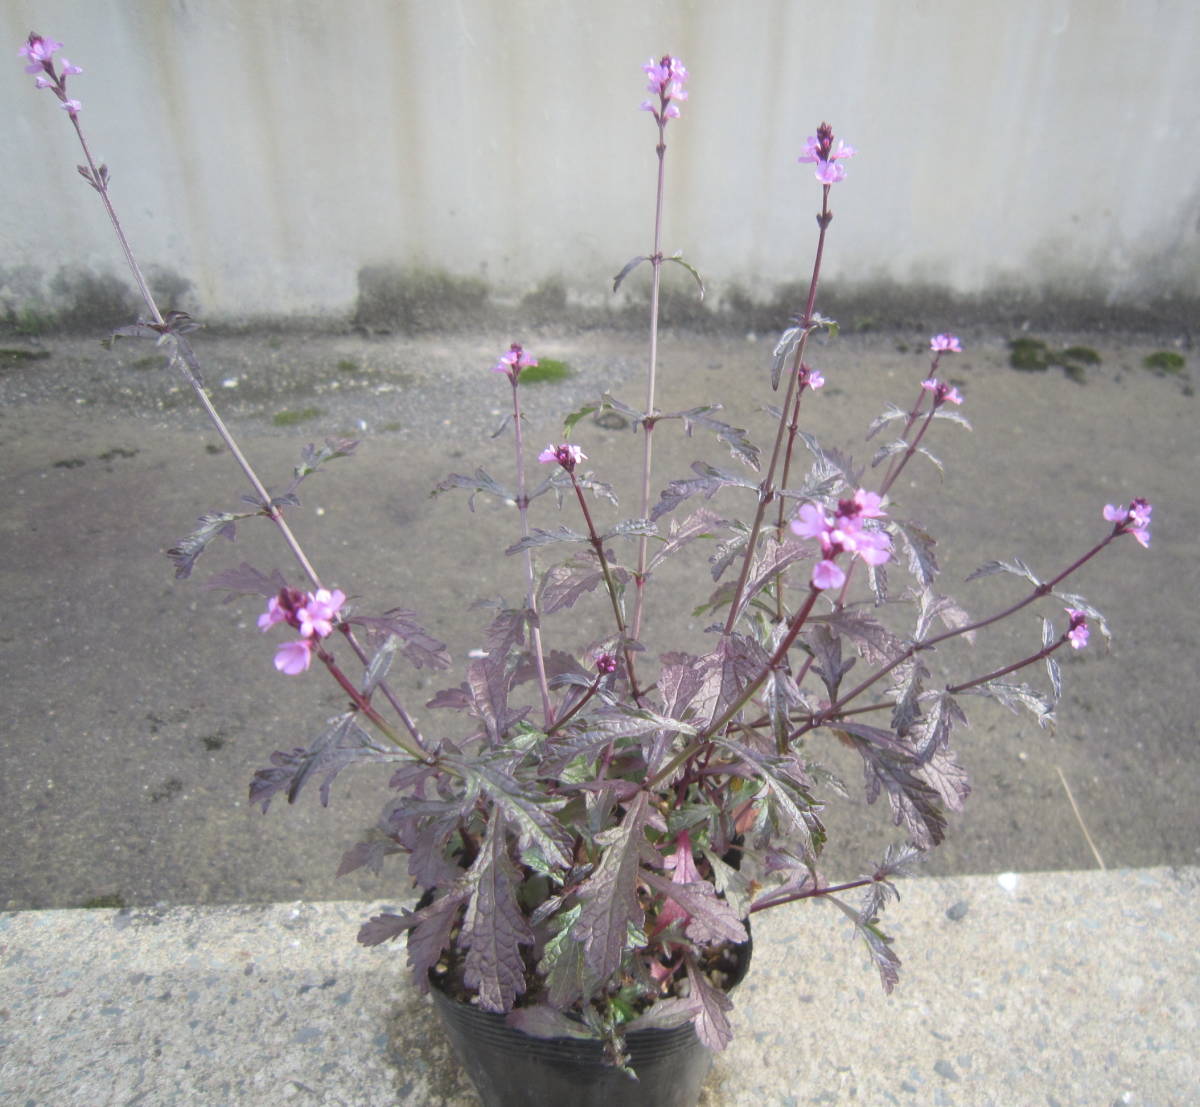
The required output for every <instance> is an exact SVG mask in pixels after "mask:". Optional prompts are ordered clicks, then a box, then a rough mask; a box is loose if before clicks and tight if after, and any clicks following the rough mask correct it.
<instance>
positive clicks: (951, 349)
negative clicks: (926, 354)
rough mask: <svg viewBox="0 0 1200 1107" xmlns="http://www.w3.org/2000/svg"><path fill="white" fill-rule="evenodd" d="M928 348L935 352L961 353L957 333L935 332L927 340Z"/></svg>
mask: <svg viewBox="0 0 1200 1107" xmlns="http://www.w3.org/2000/svg"><path fill="white" fill-rule="evenodd" d="M929 348H930V349H931V350H932V351H933V352H934V353H935V354H961V353H962V346H961V345H959V342H958V335H956V334H935V335H934V336H933V337H932V338H931V339H930V340H929Z"/></svg>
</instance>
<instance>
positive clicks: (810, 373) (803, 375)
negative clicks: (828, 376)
mask: <svg viewBox="0 0 1200 1107" xmlns="http://www.w3.org/2000/svg"><path fill="white" fill-rule="evenodd" d="M797 380H798V381H799V383H800V385H801V386H802V387H803V386H804V385H808V387H809V388H812V389H817V388H824V387H825V378H824V377H823V376H821V374H820V372H819V371H818V370H816V369H814V368H813V367H812V366H811V365H806V364H805V365H801V366H800V375H799V377H798V378H797Z"/></svg>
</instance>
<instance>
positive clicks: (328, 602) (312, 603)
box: [296, 588, 346, 638]
mask: <svg viewBox="0 0 1200 1107" xmlns="http://www.w3.org/2000/svg"><path fill="white" fill-rule="evenodd" d="M345 602H346V593H345V592H343V591H342V590H341V589H340V588H335V589H334V590H333V591H332V592H330V591H329V589H328V588H318V589H317V590H316V592H309V594H308V596H307V598H306V600H305V603H304V606H303V607H301V608H300V610H299V611H298V612H297V613H296V614H297V616H298V618H299V620H300V626H299V628H298V629H299V631H300V633H301V634H302V635H303V636H304V637H305V638H311V637H312V636H313V635H314V634H315V635H316V636H317V637H318V638H325V637H327V636H328V635H330V634H332V633H333V619H334V617H335V616H336V615H337V613H338V612H339V611H340V610H341V607H342V604H344V603H345Z"/></svg>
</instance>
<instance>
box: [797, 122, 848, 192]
mask: <svg viewBox="0 0 1200 1107" xmlns="http://www.w3.org/2000/svg"><path fill="white" fill-rule="evenodd" d="M833 138H834V136H833V128H832V127H831V126H830V125H829V124H828V123H822V124H821V125H820V126H819V127H818V128H817V133H816V134H815V135H809V136H808V139H807V140H806V141H805V144H804V153H803V154H801V155H800V156H799V157H798V158H797V159H796V160H797V161H802V162H809V163H810V164H815V165H816V167H817V171H816V174H815V176H816V178H817V180H818V181H820V182H821V183H822V184H824V185H831V184H837V182H838V181H841V180H845V177H846V167H845V166H844V165H838V164H837V163H838V162H839V161H840V160H841V159H842V158H852V157H854V155H855V154H857V153H858V151H857V150H855V149H854V147H853V146H847V145H846V144H845V143H844V142H842V141H841V140H840V139H839V140H838V144H837V148H836V149H835V148H834V145H833Z"/></svg>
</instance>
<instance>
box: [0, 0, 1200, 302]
mask: <svg viewBox="0 0 1200 1107" xmlns="http://www.w3.org/2000/svg"><path fill="white" fill-rule="evenodd" d="M30 29H36V30H38V31H39V32H40V33H42V34H45V35H50V36H53V37H55V38H58V39H61V40H62V41H64V42H65V43H66V50H65V53H66V55H67V57H69V58H71V60H72V61H74V62H77V63H78V64H81V65H83V66H84V68H85V70H86V72H85V74H84V75H83V76H81V77H77V78H74V82H73V92H74V93H75V94H76V95H78V97H79V98H80V99H81V100H82V101H83V103H84V111H83V115H82V118H83V120H84V122H85V124H86V127H87V131H88V134H89V135H90V138H91V141H92V143H93V146H94V148H95V150H96V152H97V153H98V155H99V156H100V157H102V158H103V159H104V160H106V161H107V163H108V165H109V166H110V168H111V170H112V173H113V179H114V186H113V194H114V198H115V201H116V203H117V204H118V206H119V210H120V211H121V212H122V213H123V216H124V219H125V221H126V225H127V228H128V231H129V233H130V236H131V238H132V240H133V242H134V244H135V248H136V249H137V250H138V252H139V254H140V256H141V257H142V258H143V260H144V261H145V262H147V263H149V265H150V266H151V267H152V268H153V267H158V268H159V269H160V270H161V271H162V273H165V274H166V275H168V276H169V275H171V274H175V275H178V276H181V277H183V278H186V279H187V280H188V281H190V282H191V284H192V291H191V293H190V301H189V306H191V307H193V308H194V309H196V310H198V311H201V312H203V313H205V314H207V315H209V316H246V315H250V316H254V315H262V314H279V313H302V314H309V315H313V314H316V315H322V314H325V315H331V314H338V313H343V314H344V313H348V312H352V311H353V310H354V306H355V302H356V297H357V294H358V274H359V272H360V270H361V269H362V268H363V267H364V266H373V265H389V264H390V265H399V266H417V267H421V268H424V269H426V270H429V269H444V270H447V271H449V272H451V273H454V274H458V275H463V276H471V277H475V278H483V279H484V280H486V281H487V282H488V284H489V286H490V287H491V288H492V289H493V290H495V291H496V292H497V293H498V294H500V295H501V296H504V295H508V296H510V297H514V298H515V297H517V296H519V295H521V294H522V293H525V292H527V291H529V290H530V289H532V288H534V287H535V286H536V285H537V284H538V283H539V281H541V280H543V279H545V278H548V277H553V276H555V275H562V276H563V277H564V278H565V279H566V282H567V285H568V288H569V290H570V291H571V292H572V294H574V295H577V296H591V297H594V298H596V299H597V300H599V299H601V298H602V297H603V295H604V293H605V287H606V280H607V278H609V277H610V276H611V274H612V273H614V272H615V271H616V269H617V268H619V266H620V265H621V264H622V263H623V261H624V260H625V259H626V258H628V257H629V256H631V255H633V254H636V253H639V252H644V251H645V250H647V249H648V246H649V238H650V229H651V216H652V210H653V186H654V176H653V174H654V154H653V147H654V138H655V135H654V127H653V123H652V120H651V119H650V117H649V115H647V114H645V113H639V112H638V111H637V105H638V103H639V102H640V100H641V99H642V97H643V78H642V74H641V73H640V70H639V68H638V67H639V65H640V64H641V63H642V62H643V61H644V60H645V59H646V57H648V56H649V55H650V54H651V53H659V52H663V51H671V52H673V53H676V54H678V55H680V56H681V57H682V58H683V59H684V61H685V62H686V63H687V65H688V67H689V69H690V70H691V72H692V81H691V83H690V93H691V99H690V100H689V101H688V103H687V105H686V106H685V111H684V115H683V119H682V120H681V121H679V122H677V123H674V124H672V125H671V127H670V129H669V132H668V136H669V139H670V144H671V149H670V152H669V155H668V158H669V167H668V182H667V221H666V226H667V229H666V235H665V240H664V246H665V247H666V249H667V250H668V251H674V250H676V249H681V250H683V251H684V253H685V255H686V256H687V257H688V258H690V259H691V260H692V261H694V262H695V263H696V264H697V265H698V266H699V267H700V269H701V270H702V271H703V272H704V273H705V274H707V275H708V276H709V277H710V278H711V279H712V280H713V282H714V288H715V291H716V292H717V293H718V294H720V293H721V292H722V291H723V290H724V291H726V292H727V291H728V290H729V289H730V288H731V287H732V286H734V285H738V286H741V287H742V288H744V289H748V290H750V291H752V292H753V293H755V294H756V295H759V296H766V295H768V294H769V293H770V291H771V290H772V289H773V288H774V287H775V286H776V285H777V284H778V283H780V282H784V281H788V280H794V279H796V278H797V277H799V276H802V275H805V274H806V271H807V267H808V265H809V263H810V262H809V258H810V253H811V245H812V240H813V234H814V227H813V218H812V217H813V213H814V211H815V210H816V207H817V204H818V199H819V187H818V186H817V185H816V183H815V182H814V181H813V179H812V175H811V171H810V169H809V167H807V166H799V165H797V164H796V161H795V158H796V155H797V153H798V152H799V150H800V148H801V147H802V145H803V141H804V137H805V135H807V134H810V133H811V132H812V131H813V129H814V126H815V124H816V123H817V122H819V121H820V120H821V119H823V118H825V119H829V120H830V121H831V122H832V123H833V124H834V125H835V127H836V128H837V130H838V132H839V134H841V135H843V136H844V137H845V138H846V139H847V141H850V142H852V143H853V144H854V145H856V146H857V147H858V148H859V150H860V153H859V156H858V157H857V158H855V159H854V161H852V162H850V163H849V169H850V176H849V178H848V180H847V181H846V182H845V183H844V184H842V185H839V186H838V187H837V189H836V190H835V197H834V199H835V203H834V207H835V210H836V212H837V219H836V220H835V222H834V226H833V231H832V239H831V244H830V250H829V253H828V255H827V263H826V265H827V267H826V273H827V274H828V275H829V276H830V277H831V278H835V279H840V280H841V281H842V282H844V283H850V284H853V283H855V282H860V281H878V280H883V281H885V282H889V281H890V282H911V281H919V282H922V283H928V284H934V285H945V286H947V287H949V288H950V289H952V290H955V291H958V292H960V293H981V292H982V293H990V292H992V291H996V290H1000V289H1004V288H1014V287H1015V288H1017V289H1019V290H1022V291H1024V292H1025V293H1026V294H1035V295H1040V294H1042V293H1044V292H1045V291H1047V290H1050V291H1053V292H1057V293H1061V294H1065V295H1071V296H1084V297H1091V298H1093V300H1094V301H1096V302H1098V303H1138V302H1142V301H1145V300H1148V299H1153V298H1161V297H1168V298H1171V297H1174V298H1176V299H1180V300H1187V299H1193V300H1194V299H1195V298H1196V297H1197V296H1200V66H1197V64H1196V59H1197V58H1200V9H1198V8H1197V7H1196V5H1195V4H1194V3H1192V2H1191V0H977V2H974V3H971V4H964V3H962V2H961V0H909V2H907V3H903V4H901V3H896V2H895V0H853V2H851V0H847V2H845V3H834V4H830V3H820V2H808V0H792V2H788V0H740V2H739V3H736V4H735V3H729V2H726V0H691V2H675V3H669V2H655V0H608V2H606V3H603V4H595V3H585V2H583V0H429V2H419V0H357V2H354V3H347V4H337V5H334V4H329V3H325V2H323V0H205V2H204V3H196V2H194V0H3V2H2V3H0V41H7V42H9V43H10V44H11V47H12V58H11V61H10V64H8V65H6V66H4V67H2V69H0V95H2V96H3V102H4V104H5V110H4V111H3V112H0V147H2V148H3V150H4V151H5V161H6V163H7V165H8V172H7V173H6V174H5V175H4V179H3V182H2V183H0V189H2V190H3V202H2V203H0V247H2V256H0V317H2V316H3V314H5V313H8V314H9V317H10V318H11V317H12V312H14V311H16V310H18V309H19V308H20V307H22V306H24V307H29V306H31V305H32V306H33V307H35V308H36V307H38V306H39V305H44V306H53V304H54V303H55V302H57V303H58V304H60V305H61V304H62V303H63V302H67V301H69V300H70V299H71V298H72V296H74V297H75V298H76V299H83V300H85V299H86V295H87V294H88V289H89V287H90V286H84V287H83V288H82V291H81V288H80V286H79V274H80V272H82V273H85V274H93V275H94V274H96V273H104V272H106V271H112V272H117V273H119V272H120V271H121V270H120V259H119V255H118V253H117V250H116V248H115V245H114V244H113V241H112V238H111V232H110V230H109V227H108V225H107V221H106V218H105V216H104V213H103V211H102V209H101V208H100V207H99V205H98V204H97V203H96V202H95V199H94V197H93V196H92V194H91V193H90V191H89V190H88V189H87V188H86V187H85V186H84V185H83V184H82V183H81V182H80V181H79V179H78V178H77V177H76V176H75V174H74V170H73V167H74V165H75V163H76V162H77V161H78V160H79V158H78V156H77V152H76V150H75V149H74V136H73V135H72V133H71V130H70V127H69V126H68V125H67V121H66V119H65V117H64V113H62V112H60V111H59V110H58V108H57V105H56V103H55V101H54V100H53V98H52V97H51V96H50V94H49V93H45V92H35V90H34V89H33V87H32V85H33V80H32V78H31V77H28V76H26V75H25V74H23V73H22V72H21V66H20V64H19V61H20V59H17V58H16V56H15V55H16V50H17V47H18V46H19V45H20V43H21V42H22V41H23V39H24V36H25V35H26V33H27V32H28V31H29V30H30ZM71 267H81V268H80V269H74V270H73V269H72V268H71ZM72 274H74V278H72ZM56 278H57V282H56ZM72 279H75V282H76V283H75V285H74V286H72V284H71V280H72ZM91 292H92V293H95V292H96V290H95V289H94V288H91Z"/></svg>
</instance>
